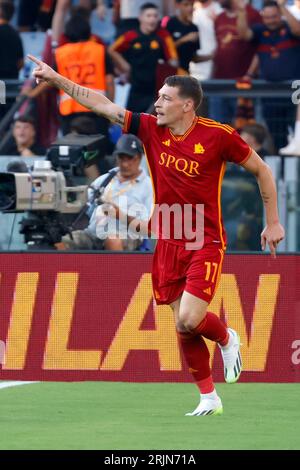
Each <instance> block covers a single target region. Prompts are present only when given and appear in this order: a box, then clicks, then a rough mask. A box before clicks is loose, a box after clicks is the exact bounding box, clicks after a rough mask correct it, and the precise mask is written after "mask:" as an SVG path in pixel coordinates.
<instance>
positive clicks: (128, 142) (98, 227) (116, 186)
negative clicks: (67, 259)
mask: <svg viewBox="0 0 300 470" xmlns="http://www.w3.org/2000/svg"><path fill="white" fill-rule="evenodd" d="M142 154H143V147H142V144H141V141H140V140H139V139H138V138H137V137H136V136H134V135H131V134H125V135H123V136H122V137H121V138H120V139H119V141H118V142H117V145H116V150H115V152H114V155H115V156H116V157H117V163H118V166H117V168H115V176H114V177H113V178H112V179H111V180H110V181H109V183H108V184H107V185H105V187H103V186H102V185H103V184H105V180H107V177H108V174H106V175H102V176H100V177H99V178H97V179H96V180H95V181H94V183H93V184H92V185H91V188H92V189H90V190H89V201H90V203H91V207H90V210H89V213H90V214H91V217H90V223H89V225H88V227H87V228H86V229H85V230H76V231H73V232H72V237H71V236H70V235H65V236H64V237H62V243H61V244H58V248H60V249H70V250H82V249H88V250H92V249H106V250H113V251H116V250H117V251H119V250H120V251H122V250H129V251H132V250H136V249H138V248H139V246H140V245H141V243H142V241H143V239H142V236H141V235H139V234H137V233H135V232H133V231H131V230H130V229H129V230H128V228H127V222H126V221H125V220H122V218H118V217H114V216H113V215H110V211H108V210H107V207H108V206H111V207H115V208H116V207H117V208H118V209H120V211H121V212H122V214H123V215H125V216H127V215H128V217H129V218H132V217H134V218H135V219H137V220H148V219H149V218H150V215H151V207H152V202H153V193H152V185H151V181H150V178H149V176H147V175H146V173H145V172H144V170H143V169H142V168H141V167H140V164H141V159H142ZM99 189H101V190H102V195H101V201H100V205H98V206H97V205H95V201H94V193H95V190H99ZM100 193H101V191H100Z"/></svg>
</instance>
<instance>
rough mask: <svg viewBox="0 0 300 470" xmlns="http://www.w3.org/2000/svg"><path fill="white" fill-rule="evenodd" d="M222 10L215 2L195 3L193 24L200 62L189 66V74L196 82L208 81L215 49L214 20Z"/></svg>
mask: <svg viewBox="0 0 300 470" xmlns="http://www.w3.org/2000/svg"><path fill="white" fill-rule="evenodd" d="M222 11H223V9H222V7H221V5H220V4H219V2H216V1H215V0H201V1H200V2H195V8H194V14H193V22H194V23H195V25H196V26H197V28H198V30H199V35H200V49H199V50H198V52H197V54H198V57H201V58H202V60H201V61H200V62H197V63H195V62H192V63H191V64H190V73H191V75H193V76H194V77H195V78H197V79H198V80H209V79H210V78H211V76H212V72H213V57H214V52H215V50H216V47H217V39H216V31H215V19H216V18H217V16H218V15H219V14H220V13H222Z"/></svg>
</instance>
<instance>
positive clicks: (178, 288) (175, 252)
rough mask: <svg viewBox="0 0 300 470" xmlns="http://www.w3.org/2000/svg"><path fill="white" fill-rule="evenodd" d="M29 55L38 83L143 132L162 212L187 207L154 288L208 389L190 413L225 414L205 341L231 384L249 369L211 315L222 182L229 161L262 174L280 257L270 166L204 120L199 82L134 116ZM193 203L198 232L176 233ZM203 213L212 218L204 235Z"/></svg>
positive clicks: (234, 340) (161, 244)
mask: <svg viewBox="0 0 300 470" xmlns="http://www.w3.org/2000/svg"><path fill="white" fill-rule="evenodd" d="M29 57H30V59H31V60H33V61H34V62H35V63H36V65H37V67H36V68H35V70H34V76H35V77H36V79H37V80H38V81H46V82H47V83H48V84H50V85H52V86H56V87H57V88H60V89H62V90H64V92H65V93H67V94H69V95H70V96H71V97H72V98H74V99H76V100H77V101H78V102H79V103H80V104H82V105H83V106H85V107H87V108H89V109H91V110H92V111H93V112H95V113H98V114H100V115H102V116H105V117H106V118H107V119H109V120H110V121H111V122H113V123H118V124H119V125H121V126H122V127H123V130H124V131H125V132H131V133H133V134H136V135H138V136H139V137H140V138H141V140H142V141H143V143H144V147H145V151H146V154H147V159H148V164H149V169H150V172H151V177H152V181H153V186H154V190H155V198H156V201H155V202H156V204H157V205H158V207H159V208H160V207H161V206H162V205H164V206H167V207H172V206H173V205H174V204H176V207H177V209H182V211H181V212H180V211H179V212H180V213H179V216H178V213H177V214H175V215H174V216H173V217H170V218H169V220H170V223H171V228H170V227H169V228H170V230H169V233H168V236H166V235H165V232H166V228H167V227H165V224H163V223H162V224H161V226H159V240H158V243H157V247H156V250H155V254H154V258H153V273H152V274H153V276H152V280H153V291H154V296H155V299H156V302H157V303H158V304H168V305H170V306H171V307H172V309H173V311H174V314H175V319H176V328H177V332H178V338H179V341H180V344H181V347H182V351H183V354H184V357H185V359H186V362H187V364H188V367H189V370H190V372H191V373H192V375H193V377H194V380H195V382H196V383H197V385H198V387H199V390H200V403H199V405H198V406H197V408H196V409H195V410H194V411H193V412H192V413H187V414H188V415H192V416H205V415H217V414H221V413H222V412H223V407H222V402H221V399H220V397H219V396H218V394H217V392H216V390H215V387H214V384H213V381H212V376H211V370H210V366H209V351H208V348H207V346H206V343H205V341H204V339H203V338H207V339H210V340H211V341H215V342H217V343H218V345H219V347H220V349H221V353H222V357H223V362H224V374H225V381H226V382H227V383H234V382H236V381H237V380H238V378H239V376H240V373H241V370H242V362H241V356H240V340H239V336H238V334H237V332H236V331H234V330H233V329H231V328H227V327H226V326H225V325H224V324H223V322H222V321H221V320H220V319H219V317H218V316H217V315H215V314H214V313H211V312H208V311H207V307H208V305H209V303H210V301H211V299H212V297H213V295H214V292H215V290H216V286H217V284H218V280H219V278H220V274H221V269H222V262H223V257H224V251H225V249H226V235H225V231H224V228H223V222H222V214H221V205H220V197H221V184H222V178H223V175H224V171H225V165H226V161H231V162H235V163H237V164H239V165H242V166H243V167H244V168H245V169H246V170H248V171H250V172H251V173H253V174H254V175H255V176H256V178H257V181H258V184H259V187H260V192H261V196H262V199H263V202H264V206H265V210H266V221H267V225H266V227H265V229H264V230H263V232H262V234H261V245H262V249H263V250H264V249H265V247H266V244H268V245H269V247H270V250H271V255H272V256H273V257H275V256H276V246H277V244H278V243H279V242H280V241H281V240H282V239H283V237H284V229H283V227H282V226H281V225H280V222H279V217H278V208H277V193H276V186H275V182H274V178H273V176H272V173H271V171H270V169H269V167H268V166H267V165H266V164H265V163H264V162H263V160H262V159H261V158H260V157H259V156H258V155H257V154H256V152H255V151H254V150H252V149H251V148H250V147H249V146H248V145H247V144H246V143H245V142H244V141H243V140H242V139H241V138H240V137H239V135H238V134H237V132H236V131H235V130H234V129H232V128H231V127H230V126H228V125H226V124H220V123H218V122H216V121H213V120H211V119H204V118H201V117H197V116H196V110H197V108H198V106H199V105H200V103H201V100H202V89H201V86H200V85H199V83H198V82H197V80H195V79H194V78H192V77H188V76H172V77H168V78H167V79H166V81H165V84H164V85H163V87H162V88H161V90H160V92H159V97H158V100H157V101H156V103H155V108H156V115H157V116H152V115H149V114H143V113H142V114H139V113H132V112H130V111H127V110H125V109H124V108H122V107H120V106H118V105H116V104H114V103H112V102H111V101H109V100H108V98H106V97H105V96H104V95H101V94H99V93H98V92H97V91H94V90H90V89H88V88H85V87H81V86H78V85H77V84H76V83H73V82H71V81H70V80H68V79H66V78H64V77H62V76H60V75H59V74H58V73H56V72H55V71H54V70H52V69H51V68H50V67H49V66H48V65H46V64H45V63H43V62H41V61H39V60H37V59H36V58H35V57H32V56H29ZM199 205H200V206H201V207H200V209H199ZM186 206H188V207H189V209H190V212H189V214H190V219H191V220H190V222H192V230H191V231H190V233H186V231H185V230H184V231H183V232H184V233H182V234H181V236H179V237H178V236H177V235H176V233H175V232H176V229H177V228H178V227H177V226H178V224H181V223H184V221H185V218H184V210H185V208H186ZM203 207H204V212H203V210H202V208H203ZM198 212H201V213H202V215H203V217H202V219H201V217H200V219H201V220H204V229H203V233H202V234H200V235H201V236H200V237H199V233H198V232H199V231H200V232H201V231H202V229H201V226H198V225H197V215H198V214H197V213H198ZM141 228H142V227H141ZM190 235H192V236H190Z"/></svg>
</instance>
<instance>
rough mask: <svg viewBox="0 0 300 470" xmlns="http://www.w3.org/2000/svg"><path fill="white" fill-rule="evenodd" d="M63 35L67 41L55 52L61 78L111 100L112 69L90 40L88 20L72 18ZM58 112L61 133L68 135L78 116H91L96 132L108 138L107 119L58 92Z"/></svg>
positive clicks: (102, 46) (106, 56) (103, 54)
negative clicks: (72, 123) (73, 121)
mask: <svg viewBox="0 0 300 470" xmlns="http://www.w3.org/2000/svg"><path fill="white" fill-rule="evenodd" d="M65 35H66V37H67V38H68V39H69V41H70V42H68V43H67V44H64V45H63V46H61V47H58V48H57V49H56V50H55V62H56V68H57V71H58V73H60V74H61V75H63V76H64V77H66V78H68V79H70V80H72V81H76V83H80V84H81V85H82V86H86V87H89V88H91V89H93V90H97V91H99V93H103V94H105V95H106V96H107V97H108V98H109V99H110V100H112V101H113V100H114V77H113V66H112V63H111V61H110V58H109V56H108V55H107V53H106V50H105V46H104V45H102V44H99V43H97V42H95V40H94V39H93V38H92V37H91V29H90V25H89V23H88V21H86V20H85V19H84V18H82V16H78V15H75V16H72V17H71V18H70V20H69V21H68V22H67V24H66V27H65ZM59 111H60V115H61V122H62V131H63V134H64V135H65V134H68V133H69V132H70V124H71V122H72V120H73V119H74V118H76V117H78V116H81V115H83V114H84V115H86V116H90V117H91V118H92V119H93V120H94V121H95V124H96V128H97V132H99V133H100V134H104V135H106V136H107V133H108V125H109V122H108V121H107V119H105V118H103V117H100V116H98V115H96V114H95V113H91V112H90V110H89V109H87V108H85V107H84V106H81V105H80V104H79V103H77V102H76V101H75V100H74V99H72V98H70V96H68V95H66V94H65V93H64V92H62V91H61V92H60V102H59Z"/></svg>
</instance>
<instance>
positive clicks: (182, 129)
mask: <svg viewBox="0 0 300 470" xmlns="http://www.w3.org/2000/svg"><path fill="white" fill-rule="evenodd" d="M195 117H196V115H195V114H192V115H188V116H184V117H183V118H182V119H181V120H180V121H176V122H175V123H174V124H171V125H170V126H169V129H170V131H171V132H172V134H174V135H184V134H185V133H186V131H187V130H188V129H189V128H190V127H191V126H192V124H193V122H194V120H195Z"/></svg>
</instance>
